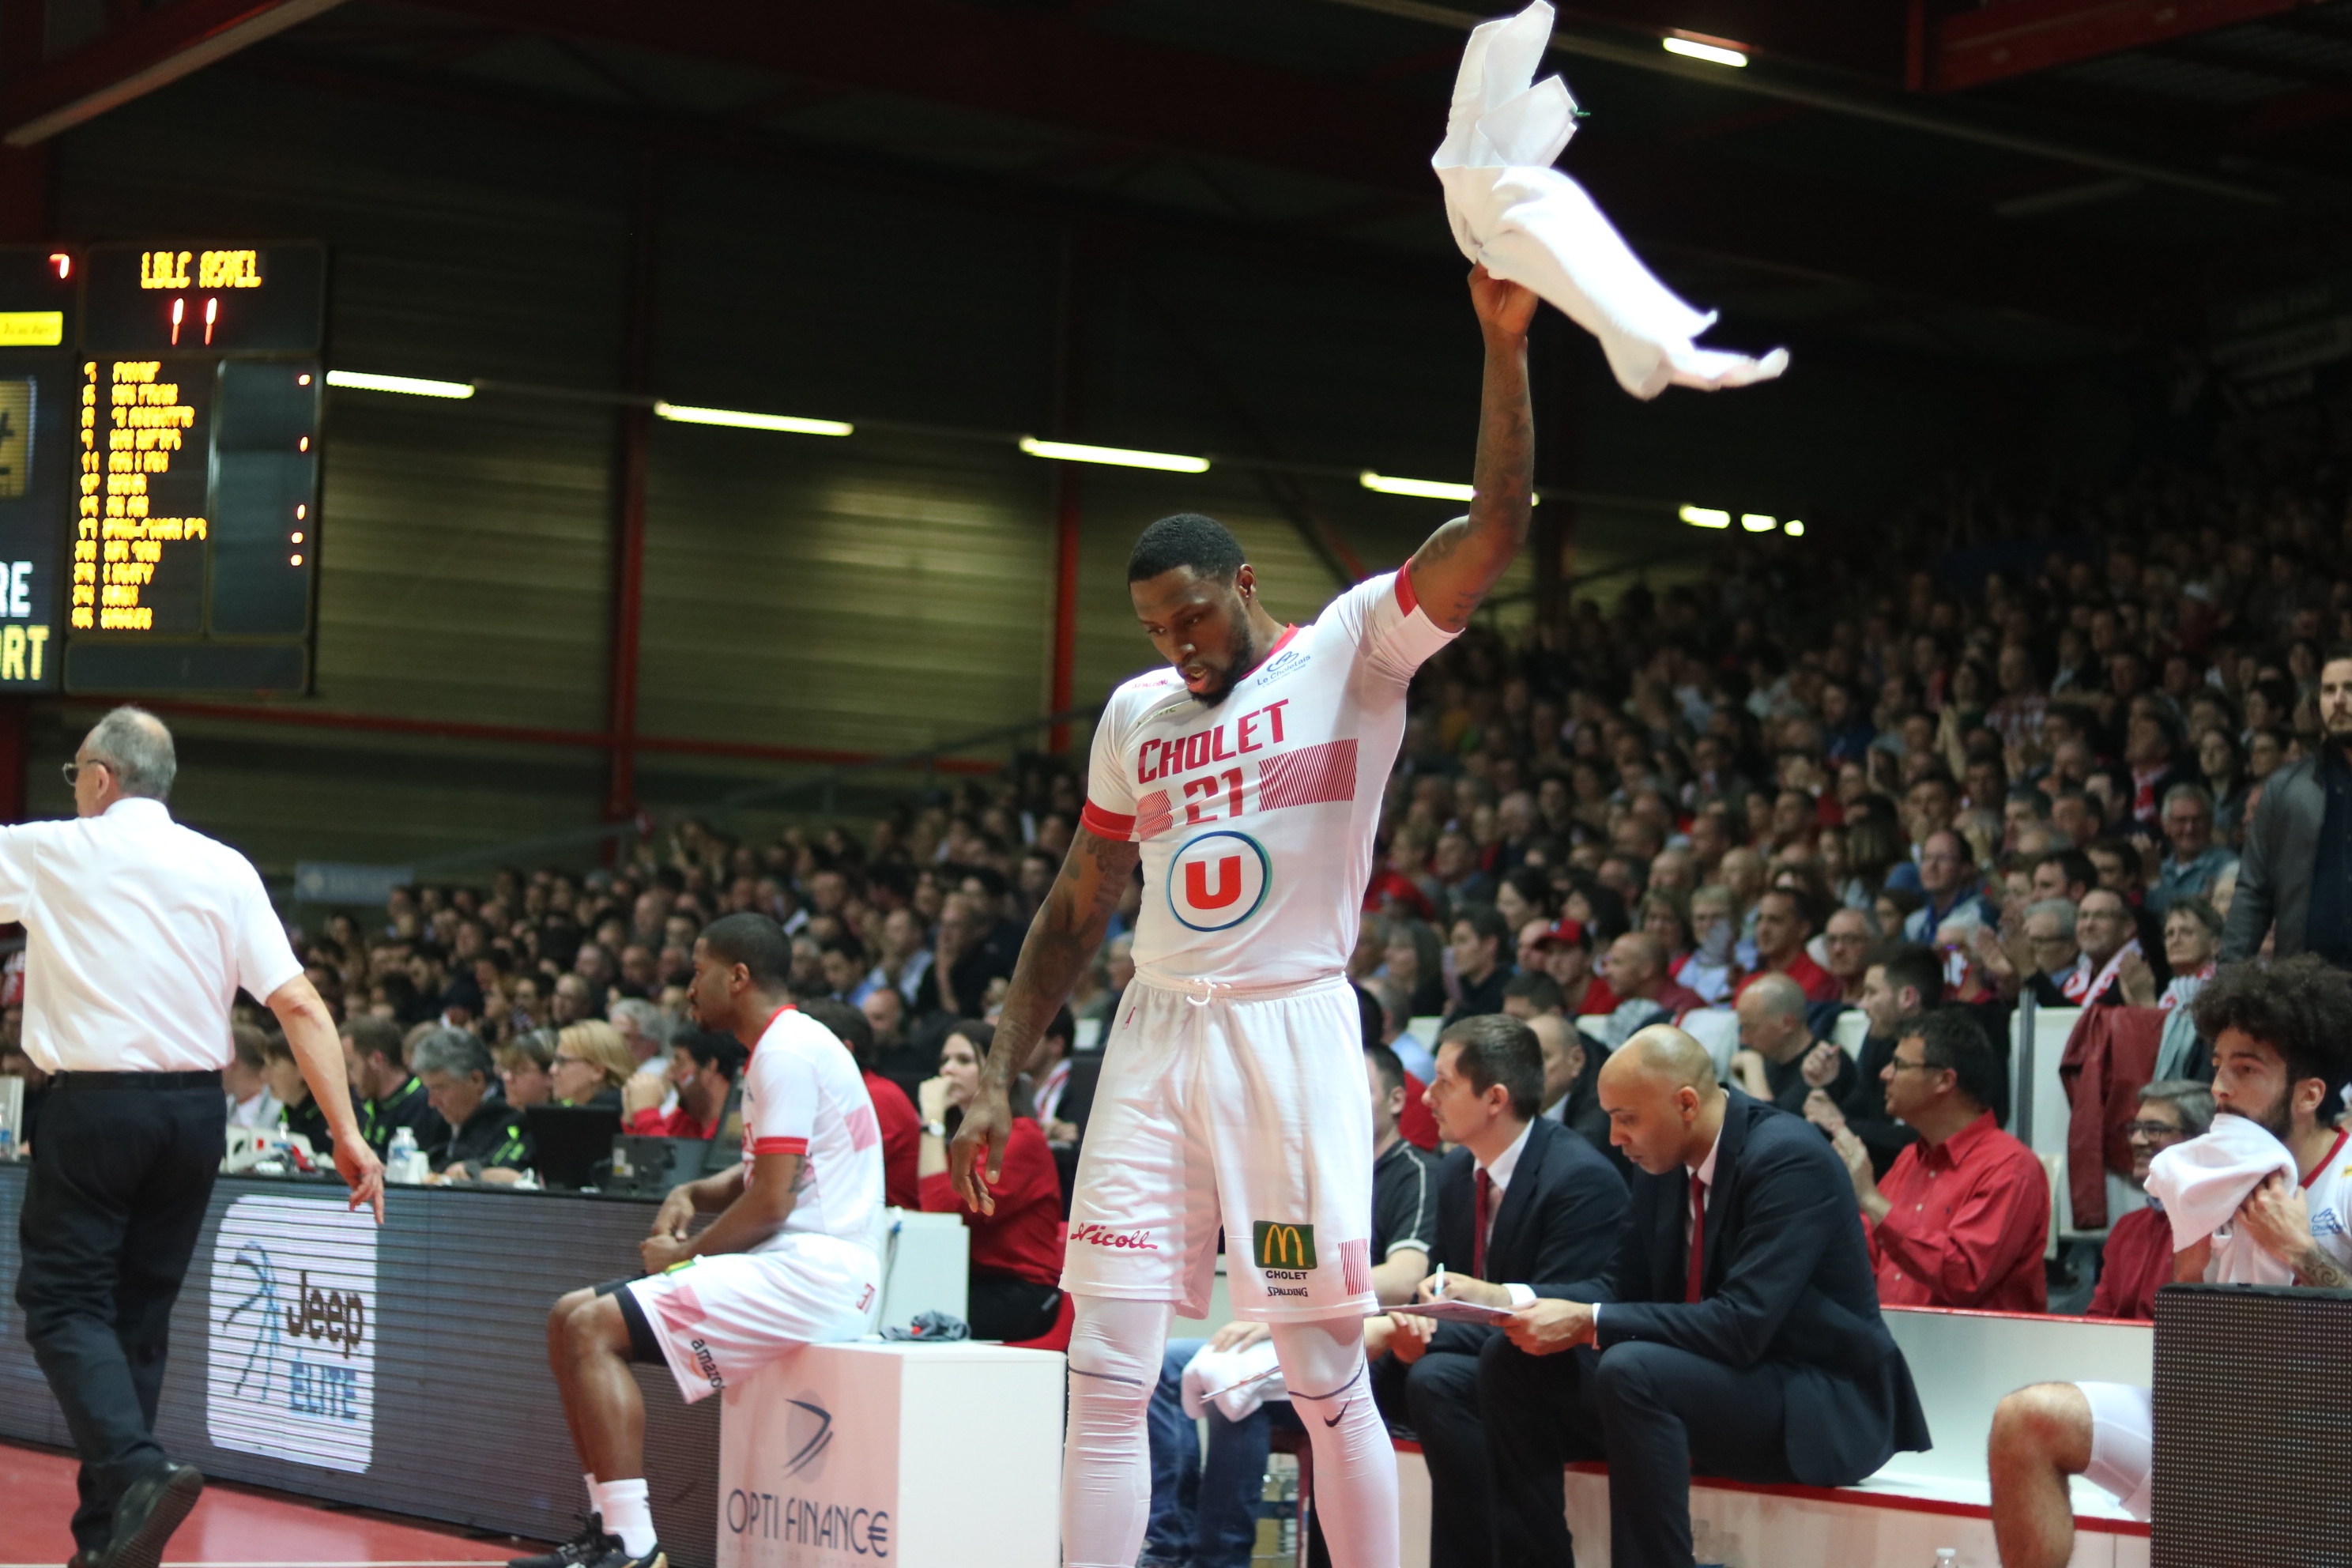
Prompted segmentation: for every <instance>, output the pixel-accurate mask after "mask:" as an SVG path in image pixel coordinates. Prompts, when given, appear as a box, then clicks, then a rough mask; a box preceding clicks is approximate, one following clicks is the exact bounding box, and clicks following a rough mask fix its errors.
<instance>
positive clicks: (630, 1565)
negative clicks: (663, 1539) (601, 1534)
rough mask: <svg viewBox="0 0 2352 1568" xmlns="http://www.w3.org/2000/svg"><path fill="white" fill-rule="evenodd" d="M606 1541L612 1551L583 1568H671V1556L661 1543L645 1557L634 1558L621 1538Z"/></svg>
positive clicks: (656, 1544)
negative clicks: (662, 1547)
mask: <svg viewBox="0 0 2352 1568" xmlns="http://www.w3.org/2000/svg"><path fill="white" fill-rule="evenodd" d="M604 1540H605V1541H606V1542H608V1543H609V1547H610V1550H608V1551H606V1552H604V1554H603V1555H602V1556H599V1557H592V1558H590V1559H589V1560H588V1561H587V1562H586V1563H583V1565H582V1568H669V1554H668V1553H667V1552H664V1551H663V1550H662V1549H661V1545H660V1543H659V1542H656V1543H655V1545H654V1548H653V1550H652V1551H650V1552H646V1554H645V1555H644V1556H643V1557H632V1556H630V1555H629V1549H628V1548H627V1547H625V1546H623V1545H622V1544H621V1542H620V1540H619V1538H617V1537H615V1536H610V1535H608V1536H606V1537H605V1538H604Z"/></svg>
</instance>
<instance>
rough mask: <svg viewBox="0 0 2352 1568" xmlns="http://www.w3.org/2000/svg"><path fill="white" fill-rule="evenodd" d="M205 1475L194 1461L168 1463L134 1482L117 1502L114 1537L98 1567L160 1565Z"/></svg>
mask: <svg viewBox="0 0 2352 1568" xmlns="http://www.w3.org/2000/svg"><path fill="white" fill-rule="evenodd" d="M204 1489H205V1478H204V1477H203V1475H202V1474H200V1473H199V1472H198V1471H197V1469H196V1468H195V1467H194V1465H166V1466H164V1467H163V1468H162V1469H160V1470H157V1471H156V1472H155V1473H154V1474H153V1475H151V1476H142V1477H141V1478H140V1479H137V1480H135V1481H133V1482H131V1489H130V1490H128V1491H126V1492H124V1493H123V1494H122V1500H121V1502H118V1503H116V1504H115V1505H114V1539H113V1540H111V1541H110V1542H107V1543H106V1550H105V1551H104V1552H100V1554H99V1558H98V1563H97V1568H157V1564H159V1563H162V1562H163V1546H164V1543H165V1542H169V1541H170V1540H171V1539H172V1532H173V1531H175V1530H177V1529H179V1528H180V1524H181V1521H184V1520H185V1519H186V1518H187V1517H188V1510H190V1509H193V1508H194V1507H195V1506H196V1499H197V1497H198V1496H199V1495H200V1494H201V1493H202V1492H203V1491H204Z"/></svg>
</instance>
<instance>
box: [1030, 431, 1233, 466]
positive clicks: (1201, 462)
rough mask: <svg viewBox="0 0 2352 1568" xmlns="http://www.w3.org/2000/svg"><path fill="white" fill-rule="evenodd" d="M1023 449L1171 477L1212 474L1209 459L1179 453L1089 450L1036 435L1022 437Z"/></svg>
mask: <svg viewBox="0 0 2352 1568" xmlns="http://www.w3.org/2000/svg"><path fill="white" fill-rule="evenodd" d="M1021 449H1022V450H1023V451H1024V452H1026V453H1028V454H1029V455H1030V456H1031V457H1033V458H1055V459H1056V460H1057V461H1060V462H1065V463H1108V464H1110V465H1111V466H1112V467H1114V468H1165V469H1166V470H1167V471H1168V472H1170V473H1171V474H1205V473H1207V472H1208V471H1209V459H1208V458H1187V457H1184V456H1182V455H1181V454H1180V453H1176V452H1136V451H1130V450H1129V449H1128V448H1127V447H1085V446H1080V445H1079V444H1078V443H1076V442H1075V441H1040V440H1039V439H1037V437H1034V436H1024V437H1021Z"/></svg>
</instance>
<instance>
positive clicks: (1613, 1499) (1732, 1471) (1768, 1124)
mask: <svg viewBox="0 0 2352 1568" xmlns="http://www.w3.org/2000/svg"><path fill="white" fill-rule="evenodd" d="M1600 1094H1601V1105H1602V1107H1603V1108H1604V1109H1605V1110H1607V1111H1608V1112H1609V1119H1610V1136H1611V1138H1612V1141H1613V1142H1615V1143H1616V1145H1617V1146H1618V1147H1619V1148H1620V1149H1622V1150H1623V1151H1624V1152H1625V1154H1626V1156H1627V1158H1628V1159H1630V1160H1631V1161H1632V1162H1633V1165H1634V1166H1635V1167H1636V1170H1635V1174H1634V1176H1633V1212H1632V1214H1631V1215H1630V1216H1629V1217H1628V1219H1627V1221H1626V1223H1625V1226H1624V1228H1623V1229H1622V1231H1621V1232H1620V1233H1619V1238H1618V1244H1617V1248H1616V1252H1615V1255H1614V1257H1612V1259H1611V1260H1610V1263H1609V1266H1608V1268H1606V1269H1604V1270H1603V1271H1602V1273H1601V1276H1600V1277H1599V1278H1598V1279H1593V1280H1591V1281H1590V1282H1588V1283H1587V1284H1586V1285H1584V1286H1582V1287H1580V1288H1579V1289H1576V1290H1574V1291H1572V1292H1570V1293H1569V1294H1568V1295H1566V1296H1565V1297H1563V1298H1560V1299H1552V1300H1537V1301H1535V1302H1533V1303H1532V1304H1530V1305H1528V1306H1526V1307H1522V1308H1521V1309H1519V1310H1518V1311H1517V1313H1515V1314H1514V1316H1513V1318H1512V1321H1510V1322H1509V1323H1508V1324H1507V1326H1506V1328H1505V1331H1504V1333H1503V1335H1501V1336H1499V1337H1497V1338H1496V1340H1494V1341H1493V1342H1490V1343H1489V1344H1488V1345H1487V1346H1486V1349H1485V1351H1484V1352H1482V1354H1481V1357H1480V1364H1479V1379H1478V1386H1479V1401H1480V1405H1481V1407H1482V1408H1483V1409H1484V1411H1485V1412H1486V1434H1487V1447H1488V1451H1489V1452H1490V1453H1491V1454H1492V1455H1493V1458H1494V1467H1495V1468H1494V1474H1495V1488H1496V1563H1497V1568H1538V1565H1540V1568H1558V1565H1559V1564H1561V1563H1571V1562H1573V1561H1574V1551H1573V1546H1572V1543H1571V1542H1570V1538H1569V1531H1568V1526H1567V1523H1566V1522H1565V1521H1564V1519H1563V1518H1562V1511H1563V1507H1564V1499H1563V1496H1562V1489H1561V1481H1560V1468H1561V1466H1562V1464H1563V1463H1564V1462H1566V1461H1568V1460H1570V1459H1605V1460H1607V1461H1608V1464H1609V1507H1610V1528H1611V1530H1612V1534H1613V1549H1612V1557H1613V1560H1614V1562H1615V1564H1616V1568H1688V1565H1689V1563H1690V1562H1691V1537H1690V1479H1691V1475H1692V1473H1693V1472H1694V1470H1696V1471H1697V1472H1698V1473H1700V1474H1704V1475H1711V1476H1720V1477H1724V1478H1726V1479H1734V1480H1747V1481H1757V1482H1766V1483H1787V1482H1799V1483H1802V1484H1804V1485H1808V1486H1822V1487H1829V1486H1846V1485H1851V1484H1852V1483H1853V1482H1855V1481H1859V1480H1861V1479H1863V1478H1864V1477H1865V1476H1868V1475H1869V1474H1871V1473H1872V1472H1873V1471H1874V1470H1876V1469H1877V1468H1879V1467H1880V1466H1881V1465H1883V1464H1885V1462H1886V1460H1887V1458H1888V1457H1889V1456H1891V1455H1892V1454H1894V1453H1895V1451H1897V1450H1898V1449H1919V1448H1925V1447H1927V1443H1928V1437H1927V1418H1926V1416H1925V1415H1923V1414H1922V1413H1921V1411H1920V1408H1919V1399H1918V1395H1917V1394H1916V1392H1915V1391H1914V1389H1913V1388H1912V1385H1911V1373H1910V1369H1909V1368H1908V1367H1907V1366H1906V1365H1905V1364H1904V1361H1903V1354H1902V1352H1901V1351H1899V1350H1897V1349H1896V1348H1895V1341H1894V1339H1893V1337H1892V1336H1891V1335H1889V1333H1888V1332H1887V1330H1886V1325H1885V1323H1884V1322H1883V1321H1880V1319H1879V1315H1878V1292H1877V1289H1876V1287H1875V1285H1874V1282H1873V1279H1872V1275H1871V1267H1870V1253H1869V1249H1868V1247H1866V1246H1865V1245H1864V1240H1863V1235H1862V1227H1861V1226H1859V1225H1856V1224H1855V1223H1854V1222H1853V1214H1852V1212H1851V1211H1852V1208H1853V1202H1852V1198H1851V1196H1850V1194H1851V1191H1852V1183H1851V1182H1850V1181H1849V1180H1848V1178H1847V1176H1846V1173H1845V1171H1844V1168H1843V1165H1842V1164H1841V1163H1839V1161H1838V1157H1837V1156H1836V1154H1834V1153H1833V1152H1831V1149H1830V1147H1829V1145H1828V1144H1827V1143H1826V1142H1823V1141H1822V1136H1821V1134H1820V1132H1819V1131H1816V1130H1815V1129H1814V1128H1812V1127H1811V1126H1810V1125H1808V1124H1807V1123H1806V1122H1804V1121H1802V1120H1801V1119H1799V1118H1797V1117H1794V1116H1791V1115H1790V1114H1789V1113H1788V1112H1786V1111H1783V1110H1775V1109H1774V1108H1772V1107H1771V1106H1769V1105H1765V1104H1763V1103H1762V1102H1760V1101H1759V1100H1753V1099H1751V1098H1749V1097H1748V1096H1747V1095H1745V1094H1742V1093H1740V1092H1739V1091H1738V1090H1737V1089H1725V1088H1723V1087H1722V1086H1721V1085H1719V1084H1718V1083H1717V1081H1716V1078H1715V1069H1714V1067H1713V1065H1712V1063H1711V1062H1710V1060H1709V1058H1708V1056H1707V1053H1706V1048H1705V1047H1702V1046H1701V1045H1699V1043H1698V1042H1697V1041H1696V1040H1694V1039H1692V1038H1691V1037H1689V1036H1688V1035H1686V1034H1684V1033H1683V1032H1682V1031H1681V1030H1680V1029H1677V1028H1674V1027H1672V1026H1667V1025H1658V1026H1653V1027H1651V1028H1647V1029H1643V1031H1641V1032H1640V1033H1639V1034H1637V1035H1635V1036H1634V1037H1633V1038H1632V1039H1630V1040H1628V1041H1626V1043H1625V1045H1624V1046H1623V1047H1622V1048H1621V1049H1620V1050H1618V1051H1617V1052H1616V1054H1614V1055H1613V1056H1612V1057H1611V1058H1609V1061H1608V1064H1607V1065H1606V1066H1604V1067H1603V1068H1601V1085H1600Z"/></svg>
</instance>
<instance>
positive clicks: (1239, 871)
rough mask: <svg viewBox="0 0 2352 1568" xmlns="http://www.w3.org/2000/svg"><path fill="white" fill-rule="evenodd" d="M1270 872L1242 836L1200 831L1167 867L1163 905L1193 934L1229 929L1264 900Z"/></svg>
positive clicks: (1251, 841) (1260, 849) (1261, 853)
mask: <svg viewBox="0 0 2352 1568" xmlns="http://www.w3.org/2000/svg"><path fill="white" fill-rule="evenodd" d="M1271 871H1272V867H1271V866H1270V865H1269V863H1268V862H1267V860H1266V855H1265V848H1264V847H1262V846H1261V845H1260V844H1259V843H1258V841H1257V840H1256V839H1255V838H1252V837H1250V836H1249V835H1248V834H1246V833H1235V832H1233V831H1232V830H1231V829H1228V828H1220V829H1218V830H1217V831H1216V832H1214V833H1203V834H1202V835H1201V836H1200V837H1198V838H1195V839H1193V840H1192V842H1191V843H1189V844H1187V845H1185V846H1184V847H1182V848H1181V849H1179V850H1177V851H1176V858H1174V859H1172V860H1171V861H1170V862H1169V863H1168V907H1169V909H1170V910H1172V911H1174V913H1175V916H1176V918H1177V920H1179V921H1181V922H1183V923H1184V924H1185V925H1187V926H1189V927H1191V928H1192V930H1194V931H1230V930H1232V929H1233V928H1234V926H1237V925H1239V924H1241V923H1242V922H1243V921H1245V920H1247V919H1249V918H1250V916H1252V915H1254V914H1255V913H1257V911H1258V906H1259V905H1261V904H1263V903H1265V890H1266V887H1267V884H1268V883H1269V882H1270V881H1271V879H1272V878H1271V875H1270V873H1271Z"/></svg>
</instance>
